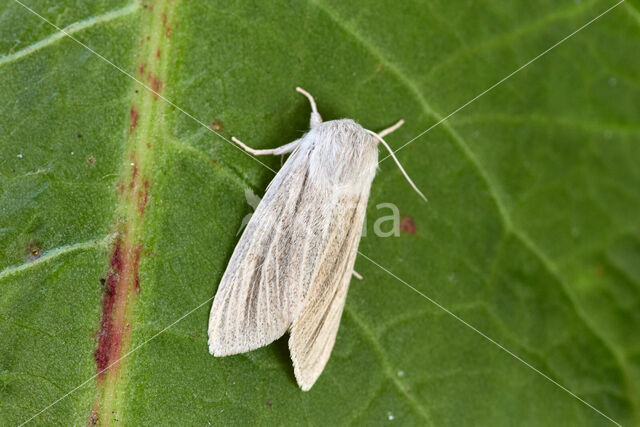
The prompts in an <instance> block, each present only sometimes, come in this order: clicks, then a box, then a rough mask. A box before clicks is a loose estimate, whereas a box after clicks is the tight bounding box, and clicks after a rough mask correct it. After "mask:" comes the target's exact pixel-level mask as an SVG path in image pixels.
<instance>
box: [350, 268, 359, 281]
mask: <svg viewBox="0 0 640 427" xmlns="http://www.w3.org/2000/svg"><path fill="white" fill-rule="evenodd" d="M351 274H353V277H355V278H356V279H358V280H362V276H361V275H360V273H358V272H357V271H355V270H353V271H352V272H351Z"/></svg>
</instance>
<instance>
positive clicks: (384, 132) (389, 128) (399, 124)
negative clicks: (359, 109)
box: [378, 120, 404, 138]
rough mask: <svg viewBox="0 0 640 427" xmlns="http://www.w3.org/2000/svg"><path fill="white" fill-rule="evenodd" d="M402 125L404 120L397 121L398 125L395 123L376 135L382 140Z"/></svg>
mask: <svg viewBox="0 0 640 427" xmlns="http://www.w3.org/2000/svg"><path fill="white" fill-rule="evenodd" d="M403 124H404V120H399V121H398V123H396V124H395V125H393V126H391V127H388V128H386V129H383V130H381V131H380V132H378V135H380V138H384V137H385V136H387V135H389V134H390V133H391V132H393V131H395V130H396V129H398V128H399V127H400V126H402V125H403Z"/></svg>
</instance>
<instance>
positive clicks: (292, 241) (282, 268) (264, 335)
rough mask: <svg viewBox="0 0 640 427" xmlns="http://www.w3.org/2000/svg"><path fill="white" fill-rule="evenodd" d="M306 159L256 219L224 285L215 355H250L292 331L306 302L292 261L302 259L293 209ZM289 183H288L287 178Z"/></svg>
mask: <svg viewBox="0 0 640 427" xmlns="http://www.w3.org/2000/svg"><path fill="white" fill-rule="evenodd" d="M300 161H303V159H301V158H299V157H297V158H296V156H292V157H291V158H290V159H289V160H288V161H287V162H286V163H285V165H284V167H283V168H282V169H281V170H280V172H279V173H278V174H277V175H276V177H275V178H274V179H273V181H272V182H271V184H270V185H269V187H268V189H267V192H266V194H265V196H264V198H263V199H262V201H261V202H260V203H259V204H258V207H257V208H256V211H255V212H254V213H253V215H252V216H251V219H250V220H249V222H248V224H247V227H246V229H245V230H244V232H243V233H242V236H241V237H240V240H239V241H238V244H237V245H236V248H235V250H234V252H233V255H232V256H231V259H230V260H229V264H228V265H227V269H226V270H225V273H224V275H223V276H222V279H221V281H220V284H219V286H218V290H217V292H216V296H215V298H214V301H213V305H212V307H211V314H210V317H209V351H210V353H211V354H213V355H215V356H227V355H231V354H237V353H244V352H246V351H250V350H254V349H256V348H259V347H262V346H264V345H267V344H269V343H270V342H272V341H274V340H275V339H277V338H279V337H280V336H282V335H283V334H284V333H285V332H286V331H287V329H288V328H289V326H290V324H291V320H292V315H293V313H295V312H297V311H299V309H298V306H300V305H301V303H302V297H303V295H301V290H300V289H298V288H297V287H296V286H291V285H289V283H290V281H291V279H293V280H296V279H299V278H298V277H296V273H297V271H293V269H291V267H290V262H292V261H294V260H296V259H297V258H298V256H299V255H298V254H296V253H295V252H296V250H297V248H299V243H300V242H298V241H297V237H296V235H295V234H296V230H295V224H294V221H293V215H294V214H295V212H294V209H293V207H294V206H295V205H296V200H297V199H298V198H299V197H300V196H301V194H302V193H303V190H304V176H305V168H304V167H300V165H297V164H296V163H297V162H300ZM285 178H286V179H285Z"/></svg>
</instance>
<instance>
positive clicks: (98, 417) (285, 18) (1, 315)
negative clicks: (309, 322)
mask: <svg viewBox="0 0 640 427" xmlns="http://www.w3.org/2000/svg"><path fill="white" fill-rule="evenodd" d="M614 4H615V3H614V2H612V1H604V0H576V1H564V2H557V1H549V0H547V1H543V0H539V1H535V2H533V3H531V2H499V1H490V0H486V1H481V2H463V1H456V2H450V1H444V0H436V1H430V2H424V1H413V2H392V1H384V2H376V3H375V4H372V3H371V2H366V1H356V2H339V1H334V0H311V1H307V2H276V3H274V2H267V3H265V2H253V1H243V2H196V1H187V0H172V1H160V0H158V1H155V2H150V1H149V2H146V0H144V1H142V2H141V3H138V2H134V3H128V2H126V1H121V0H102V1H94V2H89V1H73V2H71V1H51V0H37V1H35V0H34V1H28V2H27V6H29V7H30V8H32V9H33V11H34V12H37V13H38V14H40V15H42V17H43V18H46V19H48V20H50V21H51V23H53V24H55V25H57V26H59V27H61V28H66V31H67V32H68V33H69V34H70V35H71V36H72V37H74V38H75V39H76V40H72V39H70V38H69V37H66V36H63V35H62V34H61V33H60V32H59V31H58V30H56V29H55V28H53V27H52V26H51V25H49V24H47V23H46V22H44V21H43V20H42V19H41V18H40V17H38V16H36V15H34V13H32V12H30V11H29V10H27V9H26V8H25V7H23V6H21V5H20V4H19V3H18V2H16V1H13V0H8V1H5V2H3V3H2V5H0V88H2V89H1V90H0V105H1V107H0V343H1V344H0V424H2V425H11V424H19V423H22V422H24V421H27V420H30V419H31V417H33V416H36V418H33V420H32V421H33V422H34V423H37V424H78V425H82V424H83V423H84V424H86V423H93V422H99V423H101V424H107V425H108V424H120V423H122V424H129V425H139V424H145V425H158V424H172V425H176V424H180V425H182V424H196V425H202V424H205V423H211V424H232V423H233V424H253V423H258V424H285V425H291V424H329V425H331V424H349V423H354V424H383V423H388V422H393V423H401V424H427V425H514V424H518V425H519V424H531V425H580V426H583V425H607V424H610V423H611V421H610V420H609V419H607V418H606V417H610V418H611V419H612V420H615V421H616V422H619V423H621V424H623V425H637V424H640V228H639V225H640V222H639V218H640V173H639V170H640V169H639V168H638V164H639V162H640V140H639V139H640V138H639V136H640V123H639V121H638V117H639V115H640V102H639V101H640V98H639V96H640V56H638V55H637V47H638V45H639V44H640V12H639V10H640V2H638V1H637V0H627V1H625V2H624V3H622V4H620V5H618V6H617V7H615V8H614V9H613V10H611V11H610V12H608V13H606V14H605V15H604V16H602V17H601V18H599V19H597V20H596V21H595V22H593V23H592V24H591V25H589V26H587V27H585V28H584V29H582V30H581V31H579V32H578V33H576V34H575V35H573V36H571V37H569V38H568V39H566V40H565V41H564V42H563V43H561V44H559V45H557V46H556V47H555V48H554V49H552V50H551V51H548V52H547V53H546V54H544V55H543V56H541V57H539V58H538V59H536V60H535V61H534V62H532V63H531V64H529V65H528V66H526V67H524V68H522V69H521V70H520V71H519V72H517V73H516V74H513V75H512V76H510V78H508V79H507V80H505V81H504V82H502V83H501V84H499V85H498V86H496V87H495V88H493V89H492V90H491V91H489V92H487V93H485V94H483V95H482V96H481V97H479V98H477V99H476V100H474V102H472V103H471V104H469V105H467V106H466V107H465V108H463V109H462V110H460V111H458V112H456V114H455V115H453V116H451V117H449V118H448V119H447V120H446V121H444V122H443V123H441V124H439V125H437V126H435V127H434V128H433V129H432V130H430V131H429V132H428V133H426V134H424V135H423V136H421V137H419V138H418V139H416V140H415V141H413V142H412V143H411V144H409V145H408V146H407V147H406V148H404V149H402V150H401V151H399V152H398V156H399V158H400V161H401V162H403V164H404V167H405V168H406V170H407V171H408V172H409V174H410V175H411V176H412V178H413V179H414V180H415V181H416V183H417V184H418V186H419V187H420V188H421V189H422V190H424V191H425V193H426V194H427V195H428V197H429V200H430V202H429V203H428V204H424V203H423V202H422V201H421V200H420V198H419V197H418V196H417V195H416V194H415V193H413V192H412V191H411V189H410V187H409V186H408V184H407V183H406V182H405V181H404V179H403V177H402V175H401V173H400V172H399V170H398V169H397V168H396V166H395V165H394V164H393V162H391V161H384V162H382V163H381V165H380V171H379V173H378V176H377V178H376V179H375V180H374V183H373V188H372V193H371V199H370V201H369V207H368V214H367V215H368V224H367V235H366V236H365V237H363V239H362V241H361V244H360V251H361V252H362V254H363V255H365V256H366V257H369V258H370V259H371V260H372V261H374V262H375V263H377V264H379V266H378V265H376V264H375V263H372V262H370V261H368V260H367V258H366V257H365V256H360V257H359V258H358V261H357V263H356V270H357V271H358V272H359V273H360V274H362V275H363V276H364V280H363V281H357V280H354V281H353V283H352V284H351V289H350V291H349V296H348V299H347V304H346V308H345V312H344V315H343V318H342V324H341V327H340V331H339V333H338V338H337V342H336V345H335V348H334V350H333V354H332V356H331V359H330V361H329V363H328V365H327V367H326V369H325V371H324V373H323V374H322V375H321V377H320V379H319V380H318V382H317V383H316V385H315V386H314V387H313V389H312V390H311V391H309V392H302V391H300V389H299V388H298V386H297V385H296V383H295V379H294V378H293V371H292V368H291V363H290V360H289V355H288V350H287V342H286V337H285V338H283V339H281V340H279V341H277V342H276V343H274V344H272V345H269V346H267V347H265V348H263V349H260V350H257V351H254V352H250V353H247V354H243V355H238V356H232V357H225V358H214V357H212V356H211V355H209V353H208V351H207V334H206V327H207V319H208V311H209V308H210V301H211V298H212V297H213V295H215V291H216V287H217V284H218V282H219V280H220V277H221V275H222V273H223V272H224V269H225V266H226V262H227V261H228V259H229V257H230V254H231V252H232V250H233V248H234V245H235V244H236V242H237V239H238V237H237V236H236V233H237V230H238V228H239V227H240V225H241V224H242V220H243V218H244V217H245V216H246V215H247V214H249V213H251V211H252V208H251V206H250V205H249V204H247V202H246V199H245V190H247V189H251V190H252V191H254V192H255V193H256V194H257V195H262V194H263V192H264V189H265V188H266V186H267V184H268V183H269V181H270V180H271V179H272V177H273V174H272V173H271V172H270V171H269V170H268V169H267V168H265V167H264V166H263V165H261V164H260V163H258V162H256V161H255V160H254V159H252V158H250V157H249V156H246V155H245V154H243V153H241V152H240V151H239V150H237V149H236V148H235V147H233V146H232V145H231V144H229V143H228V141H224V140H223V138H220V137H219V136H216V135H215V134H214V133H213V132H211V131H210V130H208V129H207V128H206V127H207V126H211V127H212V128H213V129H214V130H216V131H218V132H220V133H221V135H222V136H223V137H224V138H230V137H231V136H232V135H235V136H237V137H238V138H240V139H242V140H244V141H245V142H247V143H248V144H249V145H252V146H254V147H259V148H266V147H275V146H278V145H281V144H284V143H286V142H289V141H292V140H293V139H295V138H297V137H299V136H300V135H301V133H302V132H303V131H304V130H306V129H307V126H308V117H309V107H308V103H307V101H306V100H305V99H304V98H303V97H301V96H300V95H298V94H296V93H295V92H294V87H295V86H297V85H299V86H302V87H304V88H305V89H307V90H309V91H310V92H311V93H312V94H314V95H315V97H316V99H317V101H318V104H319V109H320V111H321V113H322V114H323V117H324V118H325V119H335V118H340V117H350V118H353V119H355V120H357V121H359V122H360V123H361V124H363V125H364V126H365V127H367V128H370V129H382V128H384V127H386V126H388V125H390V124H392V123H393V122H395V121H396V120H397V119H399V118H404V119H405V121H406V125H405V126H404V127H402V128H401V129H400V130H399V131H397V132H396V133H394V134H393V135H391V136H389V138H388V141H389V143H390V144H391V145H392V146H393V147H394V148H399V147H400V146H402V145H403V144H404V143H405V142H407V141H409V140H410V139H412V138H413V137H415V136H416V135H418V134H420V133H421V132H423V131H424V130H425V129H428V128H429V127H431V126H433V125H434V124H436V123H437V122H438V121H440V119H442V118H444V117H446V116H448V115H449V114H450V113H451V112H454V111H456V110H457V109H458V108H459V107H460V106H463V105H464V104H466V103H467V102H468V101H469V100H472V99H473V98H474V97H476V96H477V95H479V94H481V93H483V91H485V90H486V89H487V88H489V87H491V86H492V85H494V84H495V83H496V82H499V81H500V80H501V79H502V78H504V77H505V76H508V75H509V74H510V73H512V72H513V71H514V70H517V69H518V68H519V67H521V66H522V65H523V64H526V63H527V62H528V61H530V60H531V59H533V58H535V57H537V56H538V55H540V54H541V53H543V52H545V50H547V49H548V48H549V47H551V46H553V45H554V44H555V43H557V42H558V41H560V40H562V39H563V38H565V37H566V36H568V35H570V34H571V33H572V32H574V31H575V30H577V29H579V28H580V27H582V26H583V25H584V24H585V23H587V22H589V21H590V20H592V19H593V18H595V17H596V16H598V15H599V14H601V13H602V12H604V11H605V10H607V9H608V8H610V7H611V6H613V5H614ZM79 42H80V43H83V44H85V46H82V45H81V44H79ZM89 49H92V50H93V52H92V51H90V50H89ZM98 55H101V57H99V56H98ZM149 89H153V90H154V91H155V92H157V93H158V94H159V96H158V95H156V94H154V93H153V92H151V91H150V90H149ZM167 100H168V101H170V102H167ZM260 161H261V162H264V163H265V164H266V165H267V166H269V167H271V168H273V169H276V170H277V169H278V168H279V164H280V163H279V162H280V159H278V158H260ZM382 203H394V204H395V205H396V206H398V208H399V210H400V212H401V215H402V216H403V221H404V223H403V224H404V225H403V227H402V228H403V230H404V231H406V232H402V233H401V234H400V236H397V237H384V238H383V237H379V236H377V235H376V234H375V233H374V232H373V225H374V222H375V220H376V219H379V218H381V217H382V216H385V215H388V214H389V211H388V210H387V209H386V208H384V207H381V206H379V205H380V204H382ZM380 266H381V267H383V268H381V267H380ZM385 269H386V270H388V271H385ZM394 276H395V277H394ZM396 277H397V278H396ZM403 281H404V282H403ZM405 282H406V283H405ZM407 285H410V286H413V287H414V288H415V290H417V291H419V292H420V293H422V294H424V296H426V297H428V298H431V299H432V301H435V302H437V304H440V305H441V306H438V305H435V304H433V303H432V302H431V301H429V300H428V299H427V298H425V297H423V296H421V295H420V294H419V293H417V292H415V291H414V290H412V289H411V288H410V287H409V286H407ZM443 308H446V309H447V310H450V312H447V311H445V310H443ZM454 315H455V316H458V317H457V318H456V317H454ZM461 319H462V320H463V321H464V322H467V323H464V322H462V321H461ZM483 334H484V335H483ZM491 340H493V341H491ZM500 346H503V347H504V348H501V347H500ZM505 349H506V351H505ZM124 356H126V357H125V358H124V359H122V360H120V361H119V362H118V360H119V359H120V358H121V357H124ZM514 356H517V357H518V358H520V359H521V360H519V359H517V358H516V357H514ZM114 363H115V364H114ZM112 364H114V365H112ZM111 365H112V366H111ZM107 366H110V369H108V370H107V371H106V372H104V373H102V374H99V375H97V373H98V369H99V368H100V367H107ZM563 387H566V389H563ZM67 393H70V394H67ZM581 400H583V401H581ZM587 403H588V404H587ZM588 405H593V408H592V407H590V406H588ZM45 408H46V410H45V411H44V412H41V411H42V410H43V409H45ZM594 408H597V410H598V411H601V413H602V414H600V413H598V412H597V411H596V410H595V409H594ZM603 414H604V415H603ZM605 416H606V417H605Z"/></svg>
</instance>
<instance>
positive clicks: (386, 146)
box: [365, 120, 428, 202]
mask: <svg viewBox="0 0 640 427" xmlns="http://www.w3.org/2000/svg"><path fill="white" fill-rule="evenodd" d="M401 121H402V120H401ZM398 123H400V122H398ZM398 123H396V124H395V125H393V126H391V128H394V127H395V128H396V129H397V128H398V127H399V125H398ZM400 126H401V125H400ZM391 128H389V129H391ZM365 130H366V131H367V132H369V133H370V134H371V136H373V137H374V138H375V139H377V140H378V142H380V143H381V144H382V145H384V147H385V148H386V149H387V151H389V155H390V156H391V158H393V160H394V161H395V162H396V164H397V165H398V168H400V172H402V174H403V175H404V177H405V179H406V180H407V182H408V183H409V185H411V187H412V188H413V189H414V190H415V191H416V193H418V194H419V195H420V197H422V199H423V200H424V201H425V202H427V201H428V200H427V198H426V197H425V195H424V194H422V191H420V190H418V187H417V186H416V185H415V184H414V183H413V181H411V178H409V175H408V174H407V172H405V170H404V168H403V167H402V165H401V164H400V161H399V160H398V158H397V157H396V155H395V154H393V150H392V149H391V147H389V144H387V143H386V142H385V140H384V139H382V137H381V136H380V135H378V134H377V133H375V132H373V131H370V130H369V129H365ZM385 130H387V129H385ZM393 130H395V129H393ZM393 130H392V131H391V132H393ZM383 132H384V131H383ZM388 133H389V132H387V134H388Z"/></svg>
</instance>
